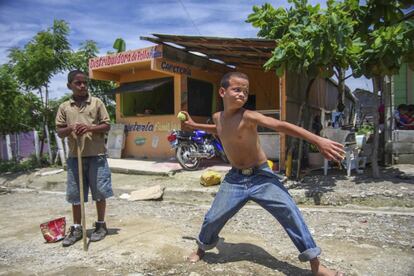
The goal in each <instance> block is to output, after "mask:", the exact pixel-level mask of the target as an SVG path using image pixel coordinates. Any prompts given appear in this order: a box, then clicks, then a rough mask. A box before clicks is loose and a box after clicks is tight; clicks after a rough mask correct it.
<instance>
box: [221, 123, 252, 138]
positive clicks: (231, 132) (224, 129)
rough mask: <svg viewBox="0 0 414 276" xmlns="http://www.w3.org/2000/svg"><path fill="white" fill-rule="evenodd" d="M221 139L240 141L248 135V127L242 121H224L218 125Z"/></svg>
mask: <svg viewBox="0 0 414 276" xmlns="http://www.w3.org/2000/svg"><path fill="white" fill-rule="evenodd" d="M217 133H218V135H219V137H220V139H232V140H233V141H234V140H239V139H243V137H244V136H245V135H246V133H247V126H246V124H245V123H244V122H243V121H242V120H232V121H222V122H220V123H219V124H218V125H217Z"/></svg>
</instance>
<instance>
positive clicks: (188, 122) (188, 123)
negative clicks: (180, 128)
mask: <svg viewBox="0 0 414 276" xmlns="http://www.w3.org/2000/svg"><path fill="white" fill-rule="evenodd" d="M181 112H182V113H184V114H185V116H186V117H187V120H186V121H184V125H186V126H187V127H189V128H191V129H200V130H204V131H206V132H208V133H212V134H217V129H216V125H215V124H214V125H211V124H200V123H196V122H194V121H193V119H191V116H190V114H188V112H187V111H181Z"/></svg>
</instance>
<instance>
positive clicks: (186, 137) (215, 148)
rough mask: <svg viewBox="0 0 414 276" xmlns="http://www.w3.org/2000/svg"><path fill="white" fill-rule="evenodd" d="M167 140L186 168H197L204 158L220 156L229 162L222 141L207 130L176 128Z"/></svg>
mask: <svg viewBox="0 0 414 276" xmlns="http://www.w3.org/2000/svg"><path fill="white" fill-rule="evenodd" d="M167 140H168V141H169V142H170V144H171V147H172V148H173V149H175V156H176V158H177V160H178V163H180V165H181V167H183V168H184V169H186V170H189V171H194V170H196V169H197V168H198V166H199V165H200V162H201V159H203V158H205V159H211V158H213V157H215V156H219V157H220V158H221V159H222V160H223V161H224V162H226V163H228V162H229V161H228V159H227V156H226V153H225V152H224V149H223V146H222V145H221V143H220V141H219V140H218V139H217V138H216V137H214V135H212V134H209V133H207V132H205V131H202V130H195V131H192V132H189V131H182V130H175V129H174V130H172V131H171V133H170V135H168V137H167Z"/></svg>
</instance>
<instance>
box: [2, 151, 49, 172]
mask: <svg viewBox="0 0 414 276" xmlns="http://www.w3.org/2000/svg"><path fill="white" fill-rule="evenodd" d="M48 165H49V163H48V161H47V158H46V156H42V158H40V161H38V160H37V159H36V156H35V155H31V156H30V157H29V158H27V159H24V160H22V161H20V162H19V161H16V160H12V161H5V160H0V173H5V172H12V173H15V172H26V171H31V170H34V169H36V168H42V167H45V166H48Z"/></svg>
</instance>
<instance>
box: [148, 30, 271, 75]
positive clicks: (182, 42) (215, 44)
mask: <svg viewBox="0 0 414 276" xmlns="http://www.w3.org/2000/svg"><path fill="white" fill-rule="evenodd" d="M152 35H153V37H141V39H142V40H147V41H151V42H153V43H157V44H164V45H168V46H172V47H175V48H178V49H180V50H182V51H185V52H188V53H190V54H196V55H197V56H200V57H202V58H206V59H208V60H211V61H214V62H218V63H221V64H225V65H228V66H235V67H238V66H241V67H251V68H255V69H263V64H265V63H266V61H267V60H269V58H270V57H271V56H272V51H273V50H274V49H275V47H276V42H275V41H274V40H269V39H261V38H225V37H208V36H184V35H166V34H152Z"/></svg>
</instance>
